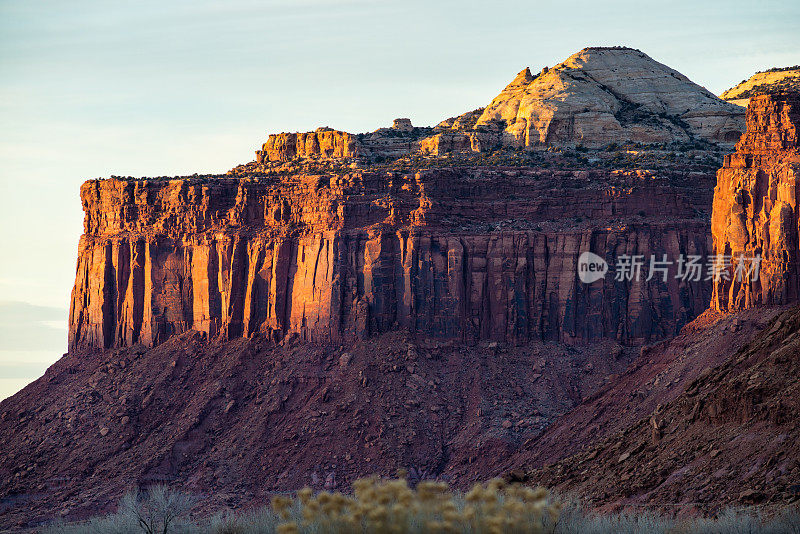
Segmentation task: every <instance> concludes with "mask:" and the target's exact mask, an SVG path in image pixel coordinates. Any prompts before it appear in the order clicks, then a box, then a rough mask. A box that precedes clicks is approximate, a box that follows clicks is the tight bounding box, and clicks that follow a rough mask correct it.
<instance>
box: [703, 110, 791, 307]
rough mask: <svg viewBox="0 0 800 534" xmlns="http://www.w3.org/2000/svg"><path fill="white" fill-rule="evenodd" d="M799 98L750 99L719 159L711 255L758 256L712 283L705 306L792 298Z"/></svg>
mask: <svg viewBox="0 0 800 534" xmlns="http://www.w3.org/2000/svg"><path fill="white" fill-rule="evenodd" d="M799 130H800V96H798V95H797V94H794V95H790V96H787V95H763V96H757V97H754V98H752V99H751V100H750V104H749V106H748V108H747V132H746V133H745V134H744V135H743V136H742V138H741V140H740V141H739V143H738V144H737V145H736V153H734V154H730V155H728V156H726V157H725V163H724V166H723V167H722V168H721V169H720V170H719V171H718V173H717V187H716V189H715V190H714V207H713V216H712V233H713V238H714V248H715V250H716V253H717V255H720V256H732V257H733V259H734V261H733V262H731V263H733V264H737V261H736V259H737V258H739V257H742V256H744V257H747V258H749V257H755V256H757V255H761V257H762V261H761V264H760V271H759V272H758V276H755V272H752V271H751V269H750V268H749V267H748V269H745V270H742V276H737V274H738V273H736V272H735V270H734V271H731V269H728V271H727V272H726V274H725V276H723V277H720V279H719V281H718V282H717V283H716V284H715V287H714V296H713V300H712V305H713V306H714V307H715V308H716V309H720V310H740V309H744V308H749V307H753V306H758V305H771V304H787V303H791V302H795V301H797V300H798V296H799V292H798V281H799V278H800V271H798V264H797V261H798V252H800V245H799V244H798V212H797V210H798V206H797V203H798V189H797V187H798V177H799V176H800V150H799V149H798V131H799Z"/></svg>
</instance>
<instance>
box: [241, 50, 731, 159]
mask: <svg viewBox="0 0 800 534" xmlns="http://www.w3.org/2000/svg"><path fill="white" fill-rule="evenodd" d="M743 131H744V112H743V110H742V109H741V108H740V107H738V106H735V105H733V104H730V103H727V102H725V101H723V100H720V99H719V98H717V97H716V96H715V95H713V94H712V93H710V92H709V91H708V90H706V89H705V88H703V87H700V86H699V85H697V84H695V83H693V82H692V81H691V80H689V79H688V78H687V77H686V76H684V75H683V74H681V73H679V72H678V71H676V70H673V69H671V68H669V67H667V66H666V65H662V64H661V63H658V62H657V61H654V60H653V59H651V58H650V57H649V56H647V55H646V54H644V53H643V52H641V51H639V50H635V49H632V48H625V47H613V48H604V47H593V48H585V49H583V50H581V51H580V52H577V53H576V54H573V55H572V56H570V57H569V58H567V59H566V61H564V62H562V63H560V64H558V65H556V66H555V67H552V68H549V69H548V68H546V67H545V68H544V69H542V71H541V72H539V73H538V74H536V75H533V74H531V71H530V70H529V69H528V68H525V69H523V70H522V71H521V72H520V73H519V74H517V76H516V77H515V78H514V80H512V82H511V83H510V84H508V85H507V86H506V88H505V89H503V91H501V92H500V94H499V95H497V96H496V97H495V98H494V100H492V102H491V103H490V104H489V105H488V106H487V107H485V108H480V109H477V110H474V111H469V112H467V113H464V114H462V115H460V116H459V117H454V118H451V119H447V120H444V121H442V122H441V123H439V124H438V125H436V126H435V127H434V128H414V127H413V126H412V125H411V121H410V120H409V119H396V120H395V122H394V125H393V127H392V128H381V129H379V130H376V131H375V132H372V133H368V134H358V135H353V134H347V133H344V132H338V131H333V130H330V129H321V130H317V131H316V132H309V133H303V134H290V133H282V134H277V135H270V136H269V139H268V141H267V142H266V143H265V144H264V146H263V148H262V150H260V151H258V152H257V153H256V154H257V161H258V163H264V162H286V161H291V160H292V159H294V158H304V157H313V158H351V157H356V158H381V159H383V158H397V157H401V156H405V155H409V154H422V155H434V156H440V155H444V154H450V153H460V152H487V151H492V150H496V149H499V148H525V149H531V150H533V149H538V148H544V147H553V146H555V147H576V146H583V147H592V148H598V147H603V146H606V145H609V144H611V143H617V144H621V143H626V142H635V143H644V144H659V143H673V142H679V143H682V142H690V141H698V140H700V141H708V142H711V143H718V144H724V145H733V143H735V142H736V141H737V140H738V139H739V136H740V135H741V133H742V132H743Z"/></svg>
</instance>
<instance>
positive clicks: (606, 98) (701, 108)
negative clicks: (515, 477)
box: [475, 48, 743, 147]
mask: <svg viewBox="0 0 800 534" xmlns="http://www.w3.org/2000/svg"><path fill="white" fill-rule="evenodd" d="M742 119H743V117H742V113H741V111H739V110H737V109H736V108H735V107H733V106H732V105H731V104H728V103H726V102H723V101H721V100H720V99H719V98H717V97H716V96H714V95H713V94H712V93H710V92H709V91H708V90H706V89H704V88H703V87H700V86H698V85H697V84H695V83H693V82H692V81H691V80H689V79H688V78H687V77H686V76H684V75H682V74H681V73H679V72H677V71H675V70H673V69H670V68H669V67H667V66H666V65H662V64H661V63H658V62H657V61H654V60H653V59H651V58H650V57H649V56H647V55H646V54H644V53H643V52H640V51H639V50H634V49H631V48H585V49H583V50H581V51H580V52H578V53H576V54H573V55H572V56H570V57H569V58H567V60H566V61H564V62H563V63H560V64H559V65H556V66H555V67H553V68H551V69H547V68H545V69H544V70H542V72H541V73H540V74H539V75H538V76H536V77H534V76H532V75H531V73H530V71H529V70H527V69H526V70H524V71H522V72H521V73H519V74H518V75H517V77H516V78H515V79H514V80H513V81H512V82H511V83H510V84H509V85H508V86H507V87H506V88H505V89H504V90H503V92H501V93H500V94H499V95H498V96H497V97H496V98H495V99H494V100H493V101H492V103H491V104H489V106H488V107H487V108H486V109H485V110H484V111H483V113H482V114H481V116H480V118H479V119H478V121H477V123H476V126H475V128H476V129H480V128H487V129H496V128H497V125H500V126H501V130H500V136H501V139H500V141H501V143H502V144H503V145H510V146H523V147H536V146H547V145H584V146H587V147H599V146H603V145H607V144H609V143H620V142H625V141H634V142H641V143H669V142H673V141H688V140H689V139H691V138H700V139H705V140H707V141H712V142H716V143H733V142H735V141H736V140H737V139H738V138H739V135H740V133H741V132H742V130H743V120H742Z"/></svg>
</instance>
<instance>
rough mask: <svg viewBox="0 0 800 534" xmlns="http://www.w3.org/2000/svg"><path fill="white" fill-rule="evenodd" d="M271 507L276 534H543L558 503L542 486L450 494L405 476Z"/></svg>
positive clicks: (496, 483) (278, 501)
mask: <svg viewBox="0 0 800 534" xmlns="http://www.w3.org/2000/svg"><path fill="white" fill-rule="evenodd" d="M272 509H273V511H274V512H275V514H276V515H278V516H279V517H281V518H283V520H284V522H283V523H281V524H280V525H279V526H278V528H277V532H279V533H281V534H290V533H300V532H330V533H361V532H370V533H373V532H374V533H379V534H380V533H398V534H399V533H409V532H431V533H451V532H453V533H455V532H470V533H475V534H482V533H491V534H494V533H497V534H505V533H512V534H513V533H525V534H528V533H530V534H536V533H541V532H544V528H545V524H553V523H554V522H555V520H556V519H557V517H558V513H559V505H558V504H556V503H552V502H550V501H549V500H548V494H547V491H545V490H544V489H542V488H537V489H533V488H528V487H524V486H517V485H507V484H505V483H504V482H503V481H502V480H499V479H495V480H491V481H490V482H488V483H487V484H476V485H475V486H474V487H473V488H472V489H471V490H470V491H469V492H468V493H467V494H466V495H463V496H462V495H459V494H456V493H453V492H452V491H450V488H449V487H448V485H447V484H446V483H444V482H435V481H424V482H420V483H419V484H418V485H417V487H416V488H415V489H412V488H410V487H409V486H408V483H407V482H406V480H405V479H404V478H399V479H381V478H378V477H370V478H363V479H360V480H357V481H355V482H354V483H353V494H352V495H345V494H342V493H338V492H337V493H331V492H327V491H323V492H320V493H318V494H316V495H314V494H313V492H312V491H311V489H310V488H305V489H302V490H300V491H299V492H298V493H297V498H296V499H295V500H292V499H289V498H287V497H284V496H278V497H275V498H274V499H273V501H272Z"/></svg>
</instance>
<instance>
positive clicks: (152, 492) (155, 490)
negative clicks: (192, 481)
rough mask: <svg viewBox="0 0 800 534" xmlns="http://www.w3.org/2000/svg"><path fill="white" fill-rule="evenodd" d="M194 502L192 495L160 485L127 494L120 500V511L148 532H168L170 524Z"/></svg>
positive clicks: (158, 533) (150, 533) (164, 533)
mask: <svg viewBox="0 0 800 534" xmlns="http://www.w3.org/2000/svg"><path fill="white" fill-rule="evenodd" d="M193 504H194V502H193V499H192V498H191V497H190V496H188V495H186V494H184V493H181V492H178V491H171V490H170V489H169V488H167V487H166V486H160V485H159V486H153V487H151V488H150V489H149V490H147V491H141V490H137V491H135V492H130V493H128V494H126V495H125V496H124V497H123V498H122V500H121V501H120V504H119V513H120V514H124V515H127V516H129V517H131V518H132V519H133V520H134V521H135V522H136V523H138V525H139V526H140V527H141V529H142V530H143V531H144V532H146V533H147V534H168V533H169V532H170V526H171V525H173V524H174V523H175V521H176V520H177V519H178V518H180V517H181V516H182V515H184V514H186V513H187V512H188V511H189V510H190V509H191V508H192V505H193Z"/></svg>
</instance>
